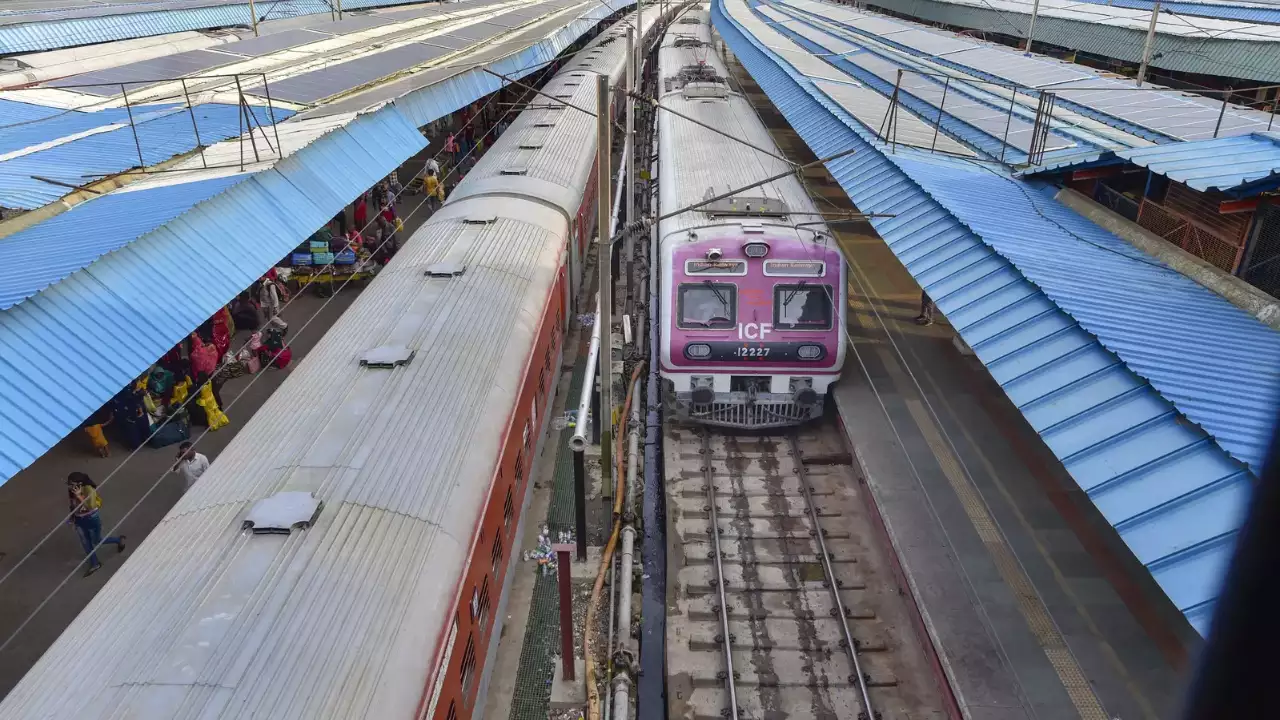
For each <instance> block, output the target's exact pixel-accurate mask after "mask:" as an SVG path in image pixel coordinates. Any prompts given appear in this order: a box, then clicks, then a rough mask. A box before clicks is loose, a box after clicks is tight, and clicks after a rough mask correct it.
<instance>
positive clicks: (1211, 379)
mask: <svg viewBox="0 0 1280 720" xmlns="http://www.w3.org/2000/svg"><path fill="white" fill-rule="evenodd" d="M897 164H898V165H899V167H901V168H902V169H903V171H904V172H906V173H907V174H908V175H909V176H910V177H911V178H912V179H914V180H915V181H916V182H917V183H918V184H919V185H920V186H921V187H922V188H923V189H924V191H925V192H927V193H929V194H930V196H932V197H933V198H935V199H936V200H938V201H939V202H940V203H941V204H942V205H943V206H944V207H946V208H947V209H948V210H949V211H950V212H951V213H952V215H954V216H955V217H956V218H957V219H958V220H959V221H960V222H962V223H964V224H965V225H966V226H967V227H968V228H969V229H970V230H972V231H973V232H974V234H976V235H977V236H979V237H981V238H982V239H983V240H984V241H985V242H987V243H988V244H989V245H991V247H992V248H994V249H995V251H996V252H998V253H1000V254H1001V255H1003V256H1004V257H1005V258H1007V259H1008V260H1009V261H1010V262H1012V263H1013V264H1014V266H1015V267H1017V268H1018V269H1019V270H1020V271H1021V272H1022V273H1023V275H1025V276H1026V277H1027V278H1028V279H1030V280H1031V281H1032V282H1034V283H1035V284H1036V285H1037V286H1039V288H1040V289H1041V290H1042V291H1043V292H1044V293H1045V295H1047V296H1048V297H1049V298H1050V299H1051V300H1053V301H1054V302H1055V303H1056V304H1057V305H1058V306H1059V307H1061V308H1062V309H1064V310H1066V311H1067V312H1068V313H1070V314H1071V316H1072V317H1074V318H1075V319H1076V320H1077V321H1078V322H1079V323H1080V325H1081V326H1082V327H1084V328H1085V329H1086V330H1088V331H1089V332H1090V333H1092V334H1093V335H1095V336H1097V338H1098V340H1099V342H1101V343H1102V345H1104V346H1105V347H1107V348H1108V349H1110V350H1111V351H1113V352H1115V353H1116V354H1117V355H1119V356H1120V358H1121V359H1123V360H1124V361H1125V363H1126V364H1127V365H1128V366H1129V367H1130V368H1132V369H1133V370H1134V371H1135V372H1136V373H1138V375H1140V376H1142V377H1144V378H1146V379H1147V380H1148V381H1150V382H1151V384H1152V385H1153V386H1154V387H1155V388H1156V389H1157V390H1159V391H1160V393H1161V394H1163V395H1164V396H1165V397H1166V398H1168V399H1169V400H1170V401H1171V402H1172V403H1173V404H1174V405H1175V406H1176V407H1177V408H1178V409H1179V410H1180V411H1181V412H1182V413H1183V414H1184V415H1186V416H1187V418H1188V419H1189V420H1191V421H1192V422H1194V423H1196V424H1198V425H1200V426H1201V427H1203V428H1204V429H1205V430H1206V431H1208V433H1209V434H1210V435H1211V436H1213V437H1214V439H1215V440H1217V442H1218V444H1219V445H1221V446H1222V447H1223V449H1225V450H1226V451H1227V452H1229V453H1231V455H1232V456H1234V457H1235V458H1237V459H1238V460H1240V461H1241V462H1244V463H1246V464H1248V465H1249V466H1251V467H1252V468H1253V470H1254V471H1255V472H1257V473H1260V472H1261V471H1262V463H1263V461H1264V460H1265V458H1266V452H1267V448H1268V445H1269V443H1270V441H1271V435H1272V433H1273V431H1274V430H1275V425H1274V423H1275V410H1276V408H1277V407H1280V333H1277V332H1276V331H1274V330H1272V329H1270V328H1268V327H1267V326H1265V325H1263V324H1262V323H1261V322H1259V321H1258V320H1257V319H1256V318H1254V317H1252V316H1250V315H1249V314H1247V313H1246V312H1245V311H1243V310H1241V309H1239V308H1237V307H1235V306H1234V305H1231V304H1230V303H1228V302H1227V301H1226V300H1225V299H1223V298H1222V297H1220V296H1218V295H1216V294H1214V293H1212V292H1210V291H1209V290H1207V289H1206V288H1204V287H1202V286H1200V285H1199V284H1197V283H1195V282H1194V281H1192V280H1190V279H1189V278H1187V277H1185V276H1183V275H1181V274H1179V273H1177V272H1176V271H1174V270H1171V269H1169V268H1167V267H1165V266H1164V265H1161V264H1159V263H1158V262H1157V261H1155V260H1153V259H1152V258H1150V257H1147V256H1146V255H1144V254H1143V253H1141V252H1139V251H1138V250H1136V249H1134V248H1133V247H1132V246H1130V245H1129V244H1128V243H1126V242H1124V241H1123V240H1121V239H1119V238H1117V237H1115V236H1114V235H1112V234H1111V233H1108V232H1107V231H1105V230H1103V229H1102V228H1100V227H1098V226H1097V225H1094V224H1093V223H1091V222H1089V221H1088V220H1086V219H1084V218H1083V217H1081V216H1079V215H1077V214H1075V213H1074V212H1073V211H1071V210H1069V209H1068V208H1066V207H1065V206H1063V205H1061V204H1060V203H1058V202H1057V201H1055V200H1054V199H1053V198H1052V197H1050V196H1048V195H1047V194H1044V193H1041V192H1039V191H1038V190H1037V189H1035V188H1033V187H1032V186H1030V185H1028V184H1026V183H1025V182H1021V181H1017V180H1014V179H1011V178H1009V177H1007V176H1005V175H1003V174H1001V173H1000V172H998V171H995V170H992V169H989V168H982V167H979V166H977V165H974V164H967V165H961V164H953V163H949V162H945V161H938V160H932V161H931V160H914V159H913V160H908V159H906V156H903V158H902V159H900V160H899V161H898V163H897ZM1084 268H1087V271H1084V270H1083V269H1084Z"/></svg>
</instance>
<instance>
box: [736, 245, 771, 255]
mask: <svg viewBox="0 0 1280 720" xmlns="http://www.w3.org/2000/svg"><path fill="white" fill-rule="evenodd" d="M742 253H743V254H744V255H746V256H747V257H749V258H762V257H764V256H765V255H768V254H769V245H768V244H767V243H762V242H749V243H747V244H746V245H743V246H742Z"/></svg>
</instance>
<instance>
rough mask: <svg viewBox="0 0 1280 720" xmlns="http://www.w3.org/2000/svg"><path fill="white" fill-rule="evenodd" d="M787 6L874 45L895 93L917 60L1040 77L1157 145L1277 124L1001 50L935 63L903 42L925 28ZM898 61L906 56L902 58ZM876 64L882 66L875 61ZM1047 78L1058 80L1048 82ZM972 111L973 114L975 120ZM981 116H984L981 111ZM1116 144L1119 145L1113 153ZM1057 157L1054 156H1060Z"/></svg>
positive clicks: (1076, 103)
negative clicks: (904, 68)
mask: <svg viewBox="0 0 1280 720" xmlns="http://www.w3.org/2000/svg"><path fill="white" fill-rule="evenodd" d="M786 1H787V2H788V4H790V5H794V6H795V7H796V8H797V9H798V10H799V11H800V12H801V13H803V14H799V15H798V16H799V17H801V18H804V19H806V20H807V21H809V22H813V21H815V20H831V21H833V22H834V23H836V28H835V29H836V31H838V32H848V33H853V36H854V37H855V38H857V37H862V38H867V39H868V40H871V41H874V42H873V43H871V44H870V45H869V49H870V50H871V52H873V53H875V54H876V55H883V56H884V58H885V59H884V60H880V61H879V64H880V66H881V70H880V71H879V72H880V73H881V80H883V81H885V82H887V83H889V84H890V85H893V84H895V82H896V76H895V75H894V74H893V73H894V72H895V71H896V68H894V67H893V66H891V65H890V64H889V61H892V62H893V63H894V64H896V65H909V64H910V63H912V62H914V58H915V57H919V58H921V60H927V61H929V62H931V63H936V64H939V65H943V66H947V67H951V68H955V69H956V70H959V71H961V72H963V73H965V74H970V75H976V76H978V77H982V78H987V79H990V80H993V81H996V82H1009V81H1014V82H1017V81H1020V80H1023V79H1026V80H1030V79H1033V78H1036V77H1039V78H1040V79H1041V80H1042V81H1047V80H1049V79H1053V80H1054V81H1053V82H1052V83H1049V84H1044V85H1041V86H1040V87H1043V88H1045V89H1048V90H1052V91H1053V92H1054V93H1055V94H1056V96H1057V103H1058V106H1059V107H1062V108H1064V109H1069V110H1071V111H1074V112H1077V113H1080V114H1082V115H1086V116H1088V117H1091V118H1093V119H1096V120H1100V121H1102V122H1104V123H1107V124H1108V125H1111V126H1113V127H1116V128H1119V129H1121V130H1124V131H1125V132H1128V133H1131V134H1135V135H1138V136H1139V137H1143V138H1146V139H1149V140H1153V141H1155V142H1167V141H1169V140H1200V139H1205V138H1211V137H1218V136H1224V137H1225V136H1231V135H1245V134H1248V133H1250V132H1254V131H1263V130H1265V129H1266V128H1267V127H1268V126H1269V124H1270V122H1271V117H1270V116H1269V115H1268V114H1266V113H1263V112H1258V111H1255V110H1249V109H1245V108H1242V107H1240V106H1238V105H1236V106H1231V107H1228V108H1226V111H1225V112H1223V108H1222V105H1221V103H1220V102H1217V101H1215V100H1213V99H1210V98H1206V97H1203V96H1200V95H1193V94H1189V93H1184V92H1179V91H1168V90H1167V89H1165V91H1161V92H1152V90H1155V89H1159V86H1157V85H1152V86H1149V87H1147V88H1145V89H1137V88H1135V87H1134V86H1133V83H1132V82H1124V81H1121V80H1116V79H1114V78H1108V77H1102V76H1099V75H1098V74H1097V73H1094V72H1091V71H1086V70H1085V68H1084V67H1083V66H1080V65H1071V64H1067V63H1062V62H1059V61H1054V60H1051V59H1048V58H1040V57H1034V56H1027V55H1025V54H1023V53H1019V52H1017V51H1015V50H1013V49H1012V48H1006V47H1002V46H998V45H988V46H985V47H982V48H978V49H981V50H984V51H985V52H981V53H978V52H975V51H974V50H972V49H971V50H959V51H952V52H946V53H942V54H939V55H934V54H932V53H931V52H929V51H927V50H920V49H917V47H913V45H914V46H923V45H927V44H922V43H919V42H915V43H912V44H905V43H902V42H900V41H899V40H898V38H901V37H905V36H909V35H912V34H913V33H915V32H917V31H916V30H913V28H916V27H917V24H916V23H913V22H911V21H906V20H887V19H884V18H881V17H878V16H875V15H870V14H867V13H865V12H860V11H854V10H851V9H848V8H844V7H832V6H830V5H827V4H825V3H822V2H814V1H813V0H786ZM792 12H794V11H792ZM828 32H830V30H828ZM920 32H924V31H920ZM927 32H928V34H930V35H936V36H940V37H945V38H950V37H952V35H953V34H952V33H950V32H948V31H945V30H929V31H927ZM883 46H888V48H884V47H883ZM894 53H899V54H898V55H897V56H895V55H894ZM865 57H868V56H867V55H864V54H861V53H860V54H855V55H852V56H849V58H848V62H852V63H857V64H862V63H864V62H865V61H864V60H863V59H862V58H865ZM872 59H873V60H874V59H875V58H874V57H872ZM835 62H836V63H837V64H841V63H844V62H845V60H844V59H839V60H836V61H835ZM1046 75H1047V76H1053V77H1052V78H1050V77H1046ZM923 83H924V79H923V78H920V77H919V76H913V75H911V74H907V75H904V77H903V80H902V87H903V88H904V89H907V90H909V91H913V92H916V94H917V95H918V94H919V92H918V91H916V90H915V87H913V86H916V87H918V86H920V85H922V84H923ZM987 89H990V88H987ZM1026 92H1027V94H1028V95H1029V96H1032V97H1034V96H1035V95H1036V93H1035V92H1034V91H1026ZM935 93H936V91H935ZM962 104H963V101H962ZM987 104H989V105H994V106H995V107H996V109H998V110H1000V111H1001V113H1002V114H1004V113H1007V108H1008V105H1007V103H999V102H997V103H987ZM972 111H973V110H969V112H972ZM978 113H979V114H980V113H981V110H980V109H979V110H978ZM955 114H956V115H964V114H965V112H964V111H963V109H962V110H961V111H959V112H956V113H955ZM996 119H997V118H992V119H991V120H992V121H994V120H996ZM1015 122H1017V121H1015ZM992 124H993V125H994V127H995V128H1000V127H1001V125H1000V124H999V123H994V122H993V123H992ZM1011 134H1012V132H1011ZM1110 144H1113V143H1107V144H1106V145H1110ZM1104 146H1105V145H1104ZM1050 152H1053V151H1052V149H1051V150H1050Z"/></svg>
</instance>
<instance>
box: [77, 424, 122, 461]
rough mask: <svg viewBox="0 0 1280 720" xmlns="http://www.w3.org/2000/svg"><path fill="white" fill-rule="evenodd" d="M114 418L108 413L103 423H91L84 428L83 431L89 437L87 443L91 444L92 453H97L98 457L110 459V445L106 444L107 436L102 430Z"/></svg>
mask: <svg viewBox="0 0 1280 720" xmlns="http://www.w3.org/2000/svg"><path fill="white" fill-rule="evenodd" d="M114 419H115V417H114V416H113V415H112V414H110V413H108V414H107V419H106V421H105V422H100V423H92V424H90V425H85V426H84V431H85V433H86V434H88V436H89V442H91V443H93V450H94V452H96V453H98V457H110V456H111V445H110V443H108V442H107V435H106V433H104V432H103V431H102V429H103V428H105V427H106V426H108V425H110V424H111V421H112V420H114Z"/></svg>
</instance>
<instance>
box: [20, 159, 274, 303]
mask: <svg viewBox="0 0 1280 720" xmlns="http://www.w3.org/2000/svg"><path fill="white" fill-rule="evenodd" d="M248 177H249V176H248V175H231V176H227V177H219V178H211V179H209V180H200V181H196V182H190V183H181V184H175V185H165V186H160V187H153V188H147V189H144V190H139V191H137V192H116V193H111V194H110V195H106V196H104V197H101V198H95V199H93V200H90V201H88V202H85V203H82V204H80V205H77V206H76V207H74V208H72V209H70V210H68V211H67V212H64V213H62V214H61V215H57V216H55V217H53V218H51V219H49V220H46V221H44V222H42V223H40V224H39V225H36V226H35V227H32V228H29V229H27V230H23V231H22V232H20V233H17V234H15V235H11V236H9V237H7V238H3V239H0V267H3V268H5V270H6V272H5V274H4V275H3V276H0V311H3V310H8V309H9V308H11V307H13V306H14V305H17V304H18V303H20V302H22V301H23V300H26V299H27V298H29V297H31V296H32V295H35V294H36V293H37V292H40V291H41V290H43V289H44V288H46V287H48V286H50V285H52V284H54V283H56V282H58V281H59V280H62V279H63V278H65V277H67V276H68V275H70V274H71V273H73V272H75V271H77V270H80V269H81V268H83V267H86V266H87V265H89V264H90V263H92V262H93V261H95V260H97V259H98V258H100V257H102V256H103V255H106V254H107V253H109V252H112V251H114V250H119V249H120V248H122V247H124V246H125V245H127V244H129V243H130V242H132V241H133V240H134V239H136V238H139V237H141V236H143V235H146V234H147V233H149V232H151V231H152V230H155V229H156V228H158V227H160V226H161V225H164V224H165V223H167V222H169V221H170V220H172V219H174V218H175V217H177V216H179V215H181V214H182V213H184V212H186V211H187V210H189V209H190V208H191V207H192V206H194V205H197V204H199V203H202V202H204V201H205V200H208V199H209V198H211V197H213V196H214V195H217V194H218V193H220V192H222V191H223V190H226V189H227V188H229V187H231V186H232V185H235V184H236V183H238V182H240V181H242V180H245V179H247V178H248Z"/></svg>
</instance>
